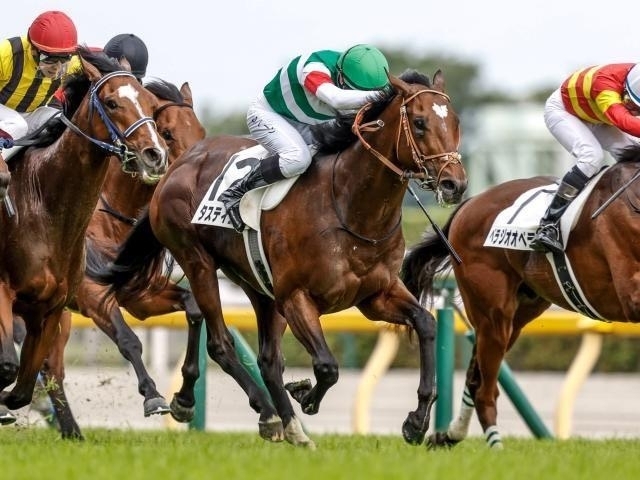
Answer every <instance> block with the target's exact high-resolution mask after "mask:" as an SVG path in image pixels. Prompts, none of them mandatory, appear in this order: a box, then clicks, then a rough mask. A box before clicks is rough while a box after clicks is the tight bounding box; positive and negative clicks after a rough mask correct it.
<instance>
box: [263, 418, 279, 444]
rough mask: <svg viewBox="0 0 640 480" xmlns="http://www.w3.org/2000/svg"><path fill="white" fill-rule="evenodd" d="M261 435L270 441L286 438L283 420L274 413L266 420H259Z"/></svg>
mask: <svg viewBox="0 0 640 480" xmlns="http://www.w3.org/2000/svg"><path fill="white" fill-rule="evenodd" d="M258 431H259V432H260V436H261V437H262V438H264V439H265V440H269V441H270V442H282V441H283V440H284V427H283V426H282V420H281V419H280V417H278V416H277V415H273V416H272V417H271V418H269V419H267V420H266V421H262V420H260V421H259V422H258Z"/></svg>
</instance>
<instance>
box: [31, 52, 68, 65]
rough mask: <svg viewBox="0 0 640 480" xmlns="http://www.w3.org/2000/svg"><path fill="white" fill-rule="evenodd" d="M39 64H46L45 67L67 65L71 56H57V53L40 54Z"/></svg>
mask: <svg viewBox="0 0 640 480" xmlns="http://www.w3.org/2000/svg"><path fill="white" fill-rule="evenodd" d="M39 53H40V56H39V62H40V63H44V64H45V65H54V64H56V63H67V62H69V61H70V60H71V54H62V55H61V54H55V53H46V52H42V51H41V52H39Z"/></svg>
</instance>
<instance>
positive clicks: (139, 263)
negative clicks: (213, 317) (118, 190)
mask: <svg viewBox="0 0 640 480" xmlns="http://www.w3.org/2000/svg"><path fill="white" fill-rule="evenodd" d="M165 251H166V249H165V247H164V246H163V245H162V243H160V242H159V241H158V239H157V238H156V236H155V234H154V233H153V230H152V228H151V221H150V219H149V212H148V211H145V212H144V213H143V214H142V215H141V216H140V217H139V218H138V220H137V221H136V224H135V225H134V227H133V229H132V230H131V232H130V233H129V236H128V237H127V239H126V240H125V242H124V243H123V244H122V245H121V246H120V248H119V250H118V254H117V255H116V258H115V259H114V260H113V261H111V262H109V263H105V262H104V261H97V259H98V258H99V257H96V256H90V255H88V256H87V264H86V268H85V273H86V275H87V276H88V277H89V278H91V279H92V280H93V281H95V282H96V283H99V284H101V285H108V286H109V290H108V292H107V294H106V296H105V298H103V299H102V300H103V302H104V301H106V300H108V299H109V298H110V297H113V296H116V295H117V298H118V300H119V302H120V303H125V302H126V301H128V300H134V299H136V298H139V297H141V296H142V295H143V294H145V293H147V294H148V293H149V288H150V285H154V286H155V287H156V288H158V289H161V288H164V286H165V285H166V283H168V281H169V275H167V276H164V277H163V276H162V271H163V268H164V266H165V263H164V261H165ZM161 277H163V278H165V279H166V282H165V283H164V284H159V283H158V281H157V279H159V278H161ZM152 279H156V280H155V281H152Z"/></svg>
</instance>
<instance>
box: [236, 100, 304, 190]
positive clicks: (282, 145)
mask: <svg viewBox="0 0 640 480" xmlns="http://www.w3.org/2000/svg"><path fill="white" fill-rule="evenodd" d="M247 126H248V127H249V132H250V133H251V136H252V137H253V138H254V139H255V140H257V141H258V142H259V143H260V144H261V145H262V146H264V147H265V148H266V149H267V150H269V152H271V153H274V154H278V156H279V157H280V159H279V166H280V171H281V172H282V175H284V176H285V177H287V178H290V177H295V176H296V175H300V174H301V173H303V172H304V171H305V170H306V169H307V168H309V165H310V164H311V152H310V151H309V147H308V145H310V144H312V143H313V136H312V134H311V128H310V127H311V126H310V125H307V124H304V123H300V122H296V121H293V120H289V119H286V118H284V117H283V116H281V115H280V114H278V113H276V112H274V111H273V110H272V108H271V107H270V106H269V104H268V103H267V100H266V99H265V98H264V97H263V96H260V97H259V98H258V99H257V100H256V101H254V102H253V103H252V104H251V106H250V107H249V110H248V111H247Z"/></svg>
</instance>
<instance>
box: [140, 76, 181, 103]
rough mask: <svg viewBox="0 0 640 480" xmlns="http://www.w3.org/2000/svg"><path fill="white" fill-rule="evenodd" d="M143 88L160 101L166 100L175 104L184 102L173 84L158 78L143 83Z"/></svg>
mask: <svg viewBox="0 0 640 480" xmlns="http://www.w3.org/2000/svg"><path fill="white" fill-rule="evenodd" d="M144 88H146V89H147V90H149V91H150V92H151V93H153V94H154V95H155V96H156V97H158V98H159V99H161V100H167V101H170V102H175V103H182V102H184V97H183V96H182V93H180V90H179V89H178V87H176V86H175V85H174V84H173V83H169V82H167V81H165V80H162V79H160V78H156V79H153V80H150V81H149V82H145V84H144Z"/></svg>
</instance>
